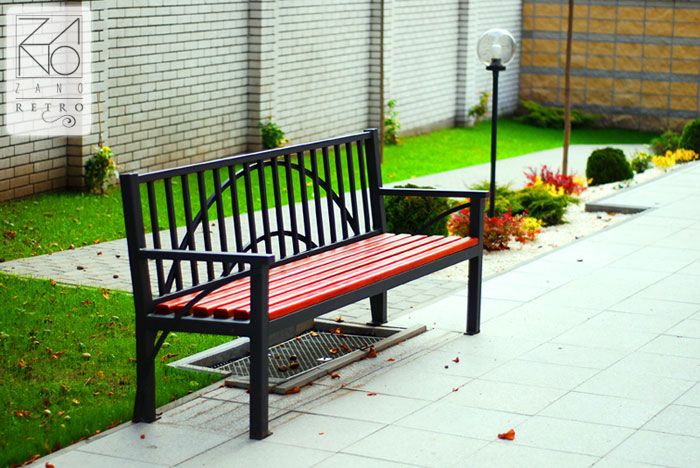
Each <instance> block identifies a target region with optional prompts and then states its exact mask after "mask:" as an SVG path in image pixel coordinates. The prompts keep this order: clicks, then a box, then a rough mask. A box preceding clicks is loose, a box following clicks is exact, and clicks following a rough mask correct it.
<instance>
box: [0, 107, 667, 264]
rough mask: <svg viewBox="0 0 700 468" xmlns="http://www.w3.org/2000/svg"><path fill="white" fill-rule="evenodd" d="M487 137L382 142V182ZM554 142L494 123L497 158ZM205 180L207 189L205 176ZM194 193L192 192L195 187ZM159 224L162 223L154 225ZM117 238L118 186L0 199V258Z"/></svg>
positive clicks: (468, 154)
mask: <svg viewBox="0 0 700 468" xmlns="http://www.w3.org/2000/svg"><path fill="white" fill-rule="evenodd" d="M653 136H655V135H654V134H651V133H642V132H636V131H631V130H617V129H574V131H573V133H572V143H574V144H575V143H597V144H600V145H609V144H614V143H646V142H648V141H649V140H650V139H651V138H652V137H653ZM490 138H491V133H490V123H488V122H483V123H481V124H479V125H477V126H476V127H474V128H469V129H467V128H450V129H444V130H438V131H436V132H432V133H430V134H426V135H419V136H414V137H407V138H405V139H404V140H403V142H402V144H401V145H400V146H393V147H392V146H388V147H386V149H385V154H384V165H383V177H384V180H385V181H386V182H394V181H399V180H405V179H410V178H411V177H417V176H421V175H426V174H433V173H436V172H442V171H448V170H451V169H457V168H460V167H466V166H471V165H474V164H480V163H484V162H488V160H489V151H490ZM561 141H562V132H561V130H556V129H544V128H536V127H532V126H529V125H524V124H521V123H518V122H515V121H513V120H502V121H500V123H499V143H498V145H499V150H498V153H499V159H505V158H510V157H513V156H519V155H522V154H526V153H531V152H534V151H539V150H543V149H549V148H556V147H558V146H561ZM207 182H208V186H209V187H211V177H209V178H208V181H207ZM191 183H193V187H194V185H196V182H195V181H192V182H191ZM346 186H347V185H346ZM180 190H181V188H180V186H179V182H178V181H177V180H175V181H174V183H173V192H174V197H175V199H176V200H178V199H180V198H179V197H180V196H181V191H180ZM193 196H196V190H194V189H193ZM145 198H146V197H145V196H144V199H145ZM163 200H164V198H163V196H162V190H159V197H158V204H159V206H160V207H161V209H160V215H161V216H160V217H161V219H163V218H164V217H165V210H164V209H163V208H162V207H163ZM195 206H197V204H196V203H195ZM228 211H229V210H228V208H227V212H228ZM177 218H178V219H177V222H178V224H179V225H182V224H183V217H182V213H181V212H178V213H177ZM166 225H167V223H166V222H161V228H163V227H164V226H166ZM120 237H124V224H123V218H122V214H121V201H120V193H119V188H112V189H111V190H110V191H109V192H108V193H107V194H106V195H104V196H102V197H98V196H93V195H87V194H84V193H77V192H58V193H50V194H42V195H36V196H33V197H29V198H26V199H22V200H17V201H11V202H4V203H0V260H5V261H8V260H12V259H15V258H21V257H28V256H33V255H41V254H45V253H50V252H56V251H59V250H65V249H69V248H71V247H80V246H84V245H88V244H92V243H94V242H100V241H106V240H112V239H118V238H120Z"/></svg>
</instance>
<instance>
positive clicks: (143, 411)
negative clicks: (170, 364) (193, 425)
mask: <svg viewBox="0 0 700 468" xmlns="http://www.w3.org/2000/svg"><path fill="white" fill-rule="evenodd" d="M155 340H156V333H155V332H154V331H151V330H140V331H139V330H137V332H136V401H135V403H134V417H133V418H132V421H134V422H147V423H150V422H153V421H155V420H156V374H155V365H154V362H153V351H154V343H155Z"/></svg>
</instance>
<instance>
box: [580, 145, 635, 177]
mask: <svg viewBox="0 0 700 468" xmlns="http://www.w3.org/2000/svg"><path fill="white" fill-rule="evenodd" d="M632 177H634V174H633V173H632V167H630V163H629V162H627V158H625V153H623V152H622V150H619V149H617V148H601V149H597V150H595V151H593V152H592V153H591V155H590V156H589V157H588V161H587V162H586V178H587V179H593V180H592V182H591V185H601V184H607V183H610V182H617V181H618V180H627V179H631V178H632Z"/></svg>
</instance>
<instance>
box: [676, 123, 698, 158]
mask: <svg viewBox="0 0 700 468" xmlns="http://www.w3.org/2000/svg"><path fill="white" fill-rule="evenodd" d="M678 146H679V147H680V148H683V149H689V150H693V151H695V152H696V153H700V119H695V120H691V121H690V122H688V123H687V124H685V127H683V133H682V134H681V140H680V142H679V145H678Z"/></svg>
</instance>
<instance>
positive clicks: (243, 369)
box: [210, 331, 383, 383]
mask: <svg viewBox="0 0 700 468" xmlns="http://www.w3.org/2000/svg"><path fill="white" fill-rule="evenodd" d="M382 339H383V338H382V337H377V336H367V335H364V336H363V335H352V334H345V333H337V332H336V333H333V332H324V331H318V332H316V331H312V332H308V333H304V334H303V335H300V336H298V337H296V338H293V339H291V340H288V341H285V342H283V343H280V344H278V345H276V346H273V347H271V348H270V353H269V355H268V356H269V357H270V363H269V366H268V372H269V374H268V375H269V376H270V378H271V379H274V380H276V381H277V382H278V383H281V382H283V381H286V380H289V379H291V378H293V377H296V376H298V375H300V374H303V373H304V372H308V371H310V370H312V369H315V368H316V367H318V366H321V365H323V364H325V363H327V362H330V361H332V360H333V359H336V358H339V357H341V356H345V355H346V354H349V353H351V352H353V351H356V350H365V349H368V348H369V347H370V346H372V345H373V344H375V343H377V342H379V341H381V340H382ZM210 367H211V368H212V369H217V370H219V371H223V372H226V373H231V376H232V377H239V378H241V377H243V378H248V377H249V375H250V358H249V357H244V358H238V359H229V360H228V361H224V362H221V363H215V364H213V365H211V366H210Z"/></svg>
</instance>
